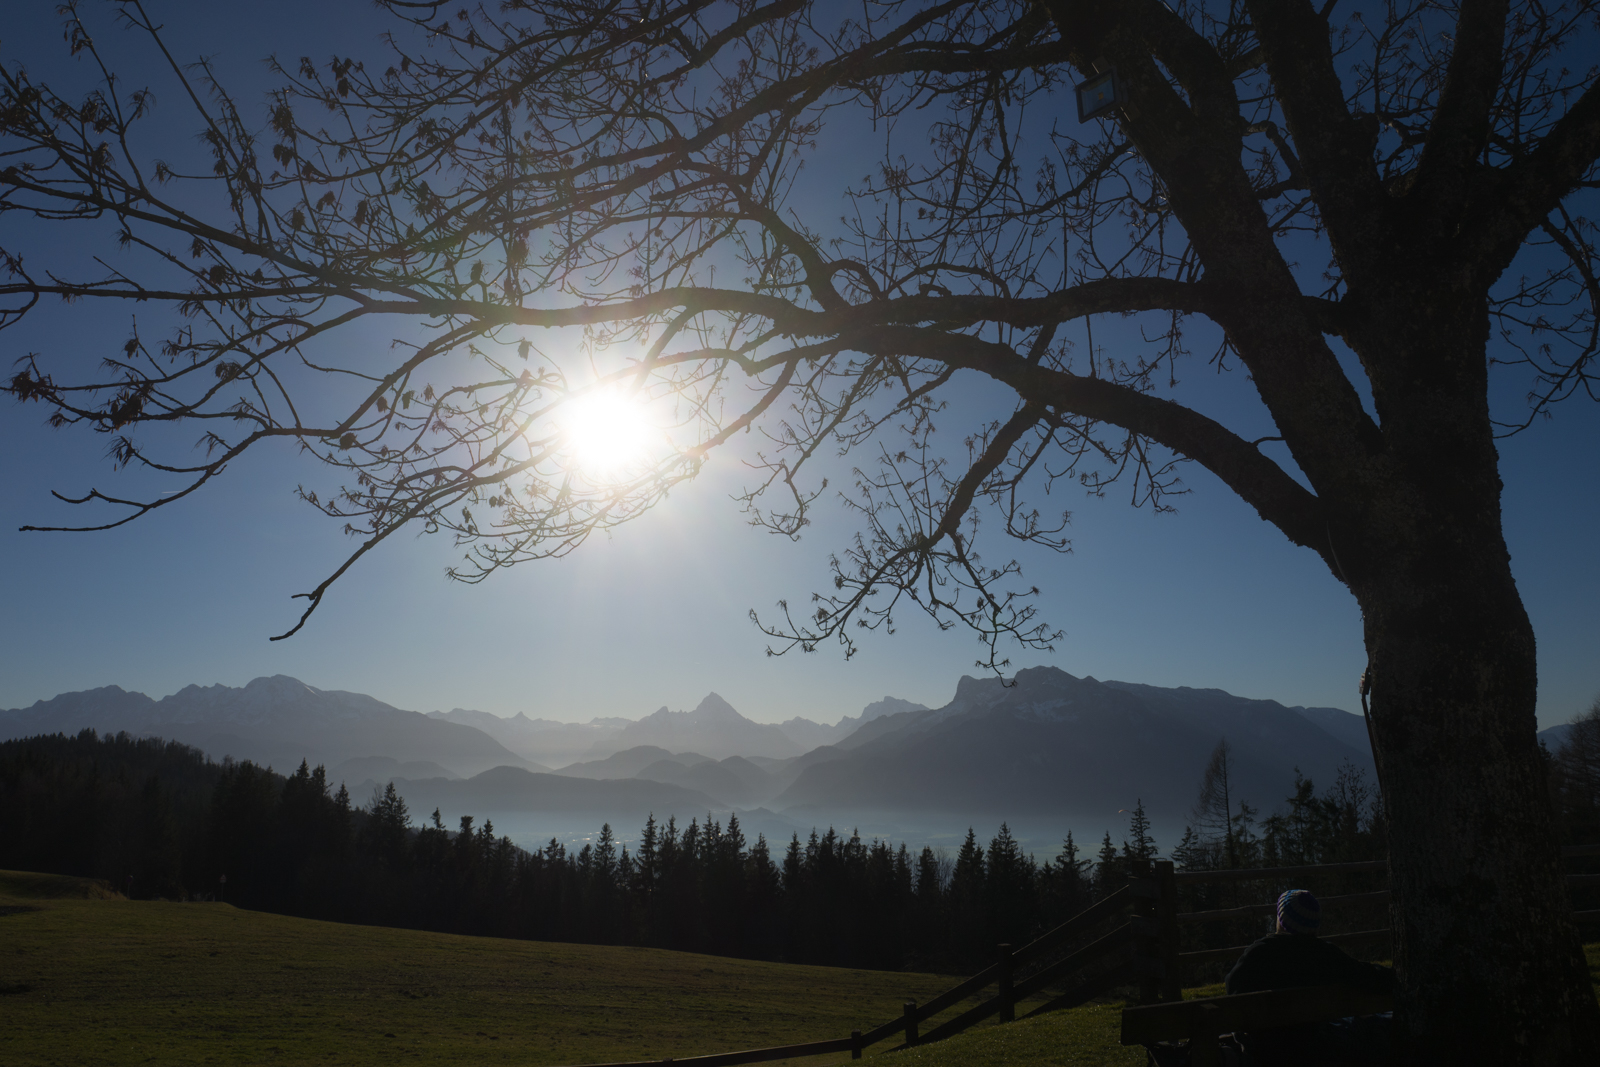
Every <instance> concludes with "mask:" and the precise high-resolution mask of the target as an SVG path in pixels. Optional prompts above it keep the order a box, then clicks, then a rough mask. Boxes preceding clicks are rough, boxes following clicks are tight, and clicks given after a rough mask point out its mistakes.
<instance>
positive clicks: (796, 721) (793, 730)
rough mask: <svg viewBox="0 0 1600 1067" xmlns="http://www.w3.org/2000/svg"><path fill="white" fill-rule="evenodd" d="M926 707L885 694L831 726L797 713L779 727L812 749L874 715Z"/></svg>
mask: <svg viewBox="0 0 1600 1067" xmlns="http://www.w3.org/2000/svg"><path fill="white" fill-rule="evenodd" d="M926 710H928V709H927V708H926V707H924V706H923V705H921V704H913V703H912V702H911V701H909V700H901V699H900V698H899V697H889V696H886V697H884V698H883V699H882V700H875V701H873V702H872V703H871V704H868V705H867V706H866V707H865V708H862V709H861V714H860V715H846V716H844V717H843V718H841V719H840V720H839V721H838V722H836V723H834V724H833V725H832V726H829V725H827V724H826V723H821V722H812V721H811V720H810V719H802V718H800V717H798V716H796V717H795V718H793V719H785V720H784V721H783V722H780V723H779V724H778V729H780V730H782V731H783V732H784V733H786V734H788V735H789V736H790V737H791V738H793V739H794V740H795V741H796V742H797V743H798V744H799V745H800V746H801V747H802V748H804V749H805V750H806V751H808V752H809V751H811V750H812V749H814V748H819V747H821V746H823V745H836V744H838V743H839V742H840V741H843V740H844V739H845V738H847V737H849V736H850V735H851V734H853V733H855V732H856V730H858V729H860V728H861V727H862V726H863V725H865V724H866V723H868V722H870V721H871V720H873V719H877V718H881V717H882V716H885V715H895V714H898V713H900V712H905V711H926Z"/></svg>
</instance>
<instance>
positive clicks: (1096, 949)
mask: <svg viewBox="0 0 1600 1067" xmlns="http://www.w3.org/2000/svg"><path fill="white" fill-rule="evenodd" d="M1562 854H1563V856H1564V857H1566V858H1568V859H1576V858H1579V857H1588V856H1600V844H1595V845H1578V846H1574V847H1570V848H1565V849H1563V850H1562ZM1388 868H1389V864H1388V863H1387V862H1386V861H1384V860H1371V861H1366V862H1361V863H1328V864H1320V865H1317V866H1311V867H1267V868H1253V869H1242V870H1228V871H1177V870H1174V868H1173V865H1172V863H1171V862H1170V861H1158V862H1156V863H1154V864H1144V865H1141V866H1140V867H1138V868H1136V869H1135V870H1134V872H1133V877H1131V878H1130V879H1129V880H1128V883H1127V884H1126V885H1124V886H1123V887H1122V888H1121V889H1118V890H1117V891H1116V892H1114V893H1112V894H1111V895H1110V896H1108V897H1106V898H1105V899H1103V900H1100V901H1098V902H1097V903H1095V904H1093V905H1092V906H1090V907H1089V908H1086V909H1085V910H1084V911H1082V912H1080V913H1079V914H1077V915H1075V916H1073V917H1072V918H1071V919H1068V920H1067V921H1066V922H1064V923H1062V924H1061V925H1060V926H1057V927H1056V928H1055V929H1053V930H1051V931H1049V932H1048V933H1046V934H1043V935H1041V936H1040V937H1038V938H1037V939H1035V940H1034V941H1032V942H1030V943H1029V944H1027V945H1024V946H1023V947H1022V948H1020V949H1015V950H1013V949H1012V947H1011V946H1009V945H1001V946H999V953H998V957H999V958H998V959H996V960H995V962H994V963H992V964H990V965H989V966H988V967H986V968H984V969H983V970H981V971H979V972H978V973H977V974H975V975H973V976H972V977H971V978H968V979H967V980H966V981H964V982H962V983H960V984H959V985H956V986H953V987H951V988H950V989H947V990H945V991H944V992H943V993H941V994H939V995H938V996H937V997H934V998H933V999H932V1000H930V1001H928V1002H927V1003H926V1004H918V1003H917V1002H916V1001H914V1000H913V1001H907V1002H906V1004H905V1006H904V1008H903V1010H902V1011H901V1013H900V1016H899V1017H898V1018H895V1019H891V1020H889V1021H888V1022H886V1023H884V1024H883V1025H881V1026H878V1027H875V1028H873V1029H871V1030H867V1031H861V1030H854V1031H851V1033H850V1036H849V1037H841V1038H835V1039H831V1040H826V1041H807V1042H803V1043H801V1044H796V1045H778V1046H775V1047H773V1048H757V1049H744V1050H742V1051H739V1052H717V1053H712V1054H710V1055H706V1056H686V1057H683V1058H681V1059H673V1058H671V1057H668V1058H666V1059H659V1060H631V1061H628V1062H625V1063H608V1064H598V1065H594V1067H659V1065H661V1064H667V1063H670V1064H675V1065H680V1067H687V1065H692V1067H732V1065H734V1064H741V1063H764V1062H768V1061H771V1060H787V1059H798V1058H800V1057H802V1056H821V1055H828V1054H833V1053H843V1052H848V1053H850V1056H851V1058H852V1059H860V1058H861V1053H862V1050H863V1049H865V1048H867V1047H868V1046H871V1045H876V1044H878V1043H880V1042H883V1041H887V1040H889V1039H891V1038H899V1039H900V1040H899V1042H898V1043H897V1044H895V1045H894V1046H893V1049H902V1048H906V1047H909V1046H911V1045H920V1044H926V1043H928V1042H930V1041H939V1040H942V1039H944V1038H947V1037H950V1036H952V1035H954V1034H958V1033H960V1032H961V1031H963V1030H965V1029H967V1028H968V1027H970V1026H972V1025H974V1024H975V1023H979V1022H982V1021H983V1020H985V1019H988V1018H990V1017H991V1016H999V1018H1000V1021H1002V1022H1011V1021H1013V1020H1014V1019H1015V1018H1016V1005H1017V1004H1018V1002H1020V1001H1024V1000H1027V999H1028V998H1030V997H1032V996H1034V995H1036V994H1039V993H1043V992H1045V991H1046V990H1050V991H1051V992H1052V994H1053V995H1052V996H1051V997H1050V998H1049V999H1048V1000H1046V1001H1045V1002H1044V1003H1042V1004H1040V1005H1039V1006H1037V1007H1035V1008H1034V1009H1033V1010H1031V1011H1029V1012H1028V1013H1027V1015H1026V1016H1024V1018H1027V1017H1031V1016H1034V1015H1040V1014H1042V1013H1044V1012H1049V1011H1059V1010H1061V1009H1063V1008H1073V1007H1077V1006H1078V1005H1080V1004H1084V1003H1087V1002H1088V1001H1090V1000H1093V999H1094V998H1095V997H1098V996H1101V995H1103V994H1104V993H1107V992H1109V991H1110V990H1112V989H1115V988H1117V987H1119V986H1128V985H1134V984H1137V986H1138V989H1139V994H1138V1001H1139V1003H1141V1004H1154V1003H1159V1002H1161V1001H1169V1000H1179V999H1181V998H1182V996H1183V992H1182V989H1183V986H1182V979H1183V976H1184V973H1185V971H1186V970H1187V969H1189V968H1192V966H1193V965H1195V964H1199V963H1206V962H1210V961H1214V960H1218V959H1224V958H1231V957H1235V956H1238V955H1239V954H1240V953H1241V952H1243V951H1244V950H1245V948H1247V947H1248V946H1246V945H1234V946H1231V947H1228V948H1217V949H1203V950H1200V951H1192V952H1183V951H1180V950H1179V945H1180V933H1179V932H1180V930H1181V928H1182V927H1184V926H1187V925H1191V924H1197V923H1214V922H1226V921H1231V920H1240V919H1251V918H1265V917H1266V916H1268V915H1271V914H1273V913H1274V910H1275V903H1269V904H1249V905H1245V906H1243V907H1233V908H1219V909H1213V910H1209V911H1191V912H1180V911H1178V887H1179V886H1183V885H1198V884H1229V883H1241V882H1278V883H1284V882H1288V881H1292V880H1303V879H1315V878H1320V877H1326V876H1329V875H1340V874H1359V873H1376V872H1386V871H1387V870H1388ZM1567 883H1568V884H1569V885H1570V886H1572V887H1574V888H1578V887H1589V886H1596V885H1600V874H1569V875H1567ZM1320 899H1321V903H1322V904H1323V905H1324V906H1333V907H1339V906H1343V905H1357V904H1374V905H1375V904H1387V903H1388V902H1389V891H1388V890H1386V889H1384V890H1378V891H1376V892H1368V893H1351V894H1345V895H1343V896H1326V897H1322V898H1320ZM1576 914H1577V918H1578V919H1580V920H1582V921H1596V920H1600V910H1593V911H1580V912H1577V913H1576ZM1119 919H1120V920H1122V921H1121V922H1120V923H1119V922H1117V920H1119ZM1104 925H1109V926H1110V927H1111V928H1110V929H1109V930H1107V931H1106V932H1105V933H1102V934H1100V936H1099V937H1096V938H1094V940H1092V941H1088V942H1087V943H1083V942H1084V940H1085V938H1087V937H1088V936H1090V935H1091V934H1093V933H1094V932H1096V930H1097V929H1098V928H1100V927H1102V926H1104ZM1391 933H1392V931H1391V930H1390V929H1389V928H1388V927H1383V928H1380V929H1374V930H1358V931H1354V932H1351V933H1342V934H1328V935H1324V936H1323V940H1325V941H1332V942H1334V943H1341V942H1346V943H1348V942H1358V941H1372V940H1377V939H1379V938H1384V937H1389V936H1391ZM1130 949H1131V951H1127V950H1130ZM1063 953H1065V954H1063ZM990 986H993V987H994V989H995V991H994V995H993V996H990V997H989V998H988V999H986V1000H982V1001H980V1002H979V1003H978V1004H976V1005H975V1006H973V1007H971V1008H968V1009H967V1010H966V1011H964V1012H962V1013H961V1014H960V1015H957V1016H955V1017H953V1018H951V1019H948V1020H946V1021H944V1022H942V1023H940V1024H939V1025H937V1026H935V1027H933V1028H932V1029H930V1030H928V1031H927V1032H926V1033H924V1032H923V1031H922V1029H921V1026H922V1024H923V1023H924V1022H927V1021H928V1020H929V1019H932V1018H933V1017H934V1016H936V1015H939V1014H940V1013H942V1012H944V1011H947V1010H948V1009H950V1008H953V1007H955V1006H956V1005H957V1004H959V1003H961V1002H962V1001H964V1000H967V999H968V998H970V997H973V996H976V995H978V994H980V993H982V992H983V991H984V990H986V989H988V988H989V987H990Z"/></svg>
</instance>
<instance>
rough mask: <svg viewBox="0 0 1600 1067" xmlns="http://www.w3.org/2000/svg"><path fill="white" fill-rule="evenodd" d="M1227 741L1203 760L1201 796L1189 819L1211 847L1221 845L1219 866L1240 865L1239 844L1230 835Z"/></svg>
mask: <svg viewBox="0 0 1600 1067" xmlns="http://www.w3.org/2000/svg"><path fill="white" fill-rule="evenodd" d="M1229 764H1230V761H1229V759H1228V739H1227V738H1223V739H1222V740H1221V741H1218V742H1217V747H1216V748H1214V749H1212V750H1211V758H1210V759H1209V760H1207V761H1206V770H1205V774H1204V775H1203V776H1201V779H1200V793H1199V795H1198V796H1197V797H1196V798H1195V802H1194V810H1193V811H1192V812H1191V813H1190V818H1192V819H1193V820H1194V825H1195V828H1196V829H1197V830H1198V831H1199V832H1200V834H1201V835H1202V837H1203V838H1204V839H1205V840H1207V841H1208V843H1211V844H1220V845H1221V846H1222V849H1221V851H1222V856H1221V859H1222V864H1221V865H1222V866H1223V867H1227V868H1233V867H1237V866H1239V847H1238V841H1237V840H1236V839H1235V838H1234V834H1233V816H1234V812H1233V789H1232V784H1231V782H1230V781H1229V771H1230V770H1231V767H1230V766H1229Z"/></svg>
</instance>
